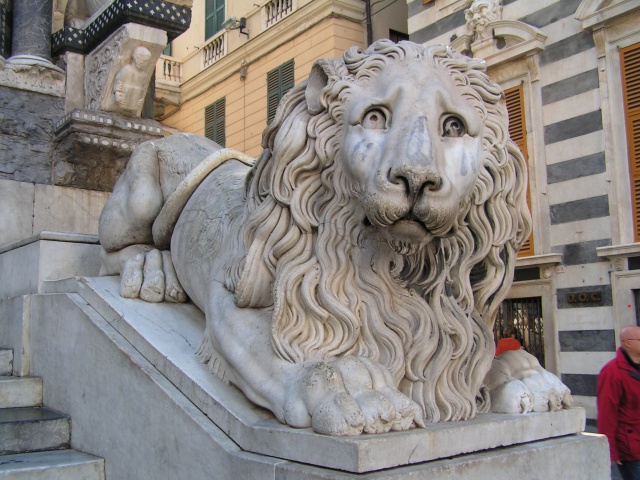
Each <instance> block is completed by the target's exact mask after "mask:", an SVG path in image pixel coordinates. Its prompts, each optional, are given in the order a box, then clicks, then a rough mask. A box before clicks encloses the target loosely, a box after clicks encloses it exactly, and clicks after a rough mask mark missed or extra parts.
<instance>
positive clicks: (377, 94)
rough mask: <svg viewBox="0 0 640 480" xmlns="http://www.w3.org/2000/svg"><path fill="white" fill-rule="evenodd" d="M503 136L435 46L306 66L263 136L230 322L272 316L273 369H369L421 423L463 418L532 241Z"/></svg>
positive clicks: (477, 86)
mask: <svg viewBox="0 0 640 480" xmlns="http://www.w3.org/2000/svg"><path fill="white" fill-rule="evenodd" d="M506 125H507V116H506V109H505V106H504V101H503V95H502V91H501V89H500V88H499V87H498V86H497V85H496V84H494V83H493V82H491V81H490V79H489V78H488V77H487V75H486V74H485V73H484V72H483V64H482V62H480V61H478V60H475V59H470V58H467V57H464V56H461V55H458V54H455V53H454V52H452V51H451V50H450V49H448V48H446V47H443V46H437V47H429V48H426V47H422V46H419V45H416V44H413V43H410V42H401V43H399V44H395V43H393V42H390V41H388V40H382V41H378V42H376V43H374V44H373V45H371V46H370V47H369V48H368V49H367V50H366V51H363V50H361V49H359V48H352V49H350V50H349V51H347V52H346V53H345V55H344V57H343V58H342V59H338V60H323V61H319V62H317V63H316V65H315V66H314V68H313V71H312V73H311V75H310V77H309V79H308V80H307V81H305V82H303V83H302V84H300V85H298V86H297V87H295V88H294V89H293V90H292V91H291V92H290V93H289V94H288V95H287V96H285V98H284V99H283V101H282V102H281V104H280V107H279V109H278V113H277V114H276V118H275V119H274V121H273V123H272V124H271V125H270V126H269V127H268V128H267V130H266V131H265V135H264V141H263V146H264V148H265V150H264V152H263V154H262V156H261V157H260V158H259V160H258V162H257V163H256V165H255V167H254V169H253V170H252V172H251V174H250V175H249V177H248V181H247V222H246V230H245V238H244V243H245V248H246V251H247V254H246V257H245V261H244V263H243V265H242V266H241V268H240V269H239V270H238V271H236V272H230V274H229V277H228V284H229V286H230V288H232V289H233V290H234V291H235V294H236V298H237V303H238V305H239V306H244V307H272V308H273V321H272V340H273V346H274V349H275V350H276V351H277V352H278V354H279V355H280V356H281V357H282V358H284V359H287V360H289V361H292V362H298V361H303V360H306V359H309V358H314V357H315V358H317V357H323V356H339V355H344V354H356V355H366V356H368V357H370V358H373V359H375V360H377V361H379V362H380V363H382V364H384V365H386V366H387V367H388V368H389V369H390V371H391V372H392V373H393V375H394V376H395V379H396V381H397V383H398V385H399V386H400V388H401V390H402V391H404V392H405V393H406V394H408V395H409V396H410V397H412V398H413V399H414V400H415V401H416V402H418V403H419V404H420V405H421V406H422V407H423V409H424V411H425V417H426V419H427V420H429V421H437V420H458V419H466V418H470V417H472V416H474V415H475V412H476V408H477V406H476V405H477V404H476V402H477V397H478V395H479V392H480V387H481V382H482V379H483V378H484V374H485V373H486V371H487V370H488V368H489V366H490V364H491V360H492V358H493V348H494V347H493V339H492V334H491V326H492V324H493V321H494V316H495V310H496V308H497V306H498V304H499V303H500V302H501V301H502V299H503V298H504V295H505V294H506V292H507V289H508V288H509V285H510V283H511V280H512V277H513V268H514V264H515V255H516V252H517V250H518V248H519V246H520V245H521V243H522V242H523V241H524V239H526V238H527V236H528V235H529V231H530V220H529V214H528V211H527V208H526V203H525V191H526V184H527V182H526V171H525V163H524V160H523V158H522V156H521V154H520V152H519V151H518V149H517V147H516V146H515V144H513V143H512V142H511V141H510V140H509V138H508V133H507V129H506V128H507V127H506ZM258 279H259V280H258ZM265 279H268V280H265Z"/></svg>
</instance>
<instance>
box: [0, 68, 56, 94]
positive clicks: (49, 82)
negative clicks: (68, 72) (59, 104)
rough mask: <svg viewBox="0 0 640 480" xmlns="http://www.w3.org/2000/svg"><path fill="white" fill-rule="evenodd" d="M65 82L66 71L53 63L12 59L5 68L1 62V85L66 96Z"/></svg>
mask: <svg viewBox="0 0 640 480" xmlns="http://www.w3.org/2000/svg"><path fill="white" fill-rule="evenodd" d="M40 60H42V59H40ZM65 84H66V79H65V74H64V72H63V71H62V70H60V69H59V68H58V67H56V66H55V65H53V64H50V65H46V64H45V63H44V62H38V63H21V62H12V61H11V59H9V60H7V61H6V63H5V64H4V68H2V65H1V64H0V85H2V86H4V87H10V88H17V89H20V90H28V91H31V92H36V93H44V94H45V95H52V96H54V97H64V94H65Z"/></svg>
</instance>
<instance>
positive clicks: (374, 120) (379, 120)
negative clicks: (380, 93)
mask: <svg viewBox="0 0 640 480" xmlns="http://www.w3.org/2000/svg"><path fill="white" fill-rule="evenodd" d="M360 124H361V125H362V127H363V128H369V129H374V130H376V129H384V128H386V126H387V116H386V115H385V113H384V112H383V111H382V110H380V109H378V108H375V109H373V110H369V111H368V112H367V113H365V115H364V117H363V118H362V122H361V123H360Z"/></svg>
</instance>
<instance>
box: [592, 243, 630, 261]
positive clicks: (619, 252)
mask: <svg viewBox="0 0 640 480" xmlns="http://www.w3.org/2000/svg"><path fill="white" fill-rule="evenodd" d="M596 254H597V255H598V256H599V257H605V258H610V259H616V258H622V257H635V256H638V255H640V243H628V244H626V245H611V246H607V247H598V248H596Z"/></svg>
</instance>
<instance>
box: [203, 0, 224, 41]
mask: <svg viewBox="0 0 640 480" xmlns="http://www.w3.org/2000/svg"><path fill="white" fill-rule="evenodd" d="M205 2H206V3H205V15H204V18H205V20H204V39H205V40H208V39H210V38H211V37H213V36H214V35H215V34H216V33H218V32H219V31H220V30H222V23H223V22H224V0H205Z"/></svg>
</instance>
